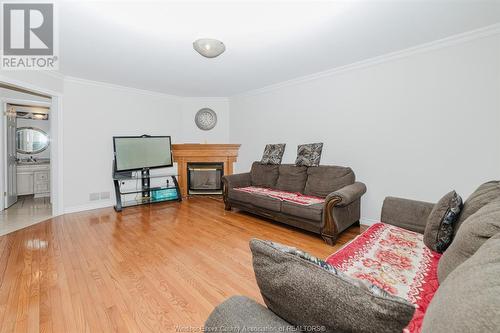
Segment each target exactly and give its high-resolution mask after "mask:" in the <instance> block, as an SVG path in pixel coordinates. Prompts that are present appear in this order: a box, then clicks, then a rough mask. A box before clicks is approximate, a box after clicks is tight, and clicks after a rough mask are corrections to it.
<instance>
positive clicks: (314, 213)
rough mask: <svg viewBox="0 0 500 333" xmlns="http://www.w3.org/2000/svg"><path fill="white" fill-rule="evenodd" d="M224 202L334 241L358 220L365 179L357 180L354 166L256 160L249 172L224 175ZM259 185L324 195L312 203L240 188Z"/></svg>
mask: <svg viewBox="0 0 500 333" xmlns="http://www.w3.org/2000/svg"><path fill="white" fill-rule="evenodd" d="M222 182H223V185H224V192H223V194H224V203H225V207H226V210H231V207H235V208H239V209H241V210H245V211H247V212H250V213H253V214H257V215H260V216H264V217H267V218H270V219H272V220H275V221H278V222H281V223H285V224H288V225H291V226H294V227H297V228H301V229H304V230H307V231H311V232H314V233H317V234H320V235H321V237H322V238H323V239H324V240H325V241H326V242H327V243H328V244H330V245H333V244H334V243H335V241H336V239H337V237H338V235H339V233H341V232H342V231H344V230H345V229H347V228H348V227H350V226H351V225H353V224H355V223H359V218H360V206H361V196H362V195H363V194H364V193H365V192H366V186H365V185H364V184H363V183H360V182H356V181H355V175H354V172H353V171H352V170H351V168H347V167H340V166H318V167H305V166H295V165H293V164H281V165H266V164H261V163H259V162H254V163H253V165H252V169H251V170H250V172H248V173H241V174H235V175H230V176H224V177H223V178H222ZM247 186H257V187H266V188H271V189H278V190H281V191H286V192H299V193H302V194H305V195H310V196H316V197H321V198H325V202H324V203H323V204H313V205H309V206H302V205H298V204H295V203H292V202H289V201H281V200H279V199H275V198H271V197H268V196H263V195H257V194H252V193H246V192H242V191H237V190H235V188H239V187H247Z"/></svg>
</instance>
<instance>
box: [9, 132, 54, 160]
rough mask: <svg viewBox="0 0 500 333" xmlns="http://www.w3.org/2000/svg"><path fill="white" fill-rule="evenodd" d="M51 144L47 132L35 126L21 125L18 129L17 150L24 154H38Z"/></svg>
mask: <svg viewBox="0 0 500 333" xmlns="http://www.w3.org/2000/svg"><path fill="white" fill-rule="evenodd" d="M48 146H49V136H48V134H47V133H45V132H44V131H42V130H41V129H39V128H35V127H19V128H18V129H17V131H16V147H17V152H18V153H22V154H36V153H40V152H42V151H44V150H45V149H47V147H48Z"/></svg>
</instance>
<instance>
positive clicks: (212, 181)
mask: <svg viewBox="0 0 500 333" xmlns="http://www.w3.org/2000/svg"><path fill="white" fill-rule="evenodd" d="M187 175H188V177H187V181H188V194H222V176H223V175H224V163H213V162H189V163H187Z"/></svg>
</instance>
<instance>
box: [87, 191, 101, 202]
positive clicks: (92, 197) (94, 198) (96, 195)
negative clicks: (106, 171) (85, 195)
mask: <svg viewBox="0 0 500 333" xmlns="http://www.w3.org/2000/svg"><path fill="white" fill-rule="evenodd" d="M99 199H100V195H99V193H90V194H89V200H90V201H97V200H99Z"/></svg>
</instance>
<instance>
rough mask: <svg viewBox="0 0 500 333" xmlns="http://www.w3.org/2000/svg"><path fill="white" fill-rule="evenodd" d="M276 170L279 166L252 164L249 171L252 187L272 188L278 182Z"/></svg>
mask: <svg viewBox="0 0 500 333" xmlns="http://www.w3.org/2000/svg"><path fill="white" fill-rule="evenodd" d="M278 169H279V165H272V164H261V163H259V162H253V164H252V169H251V170H250V178H251V179H252V186H259V187H269V188H274V187H275V186H276V181H277V180H278Z"/></svg>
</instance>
